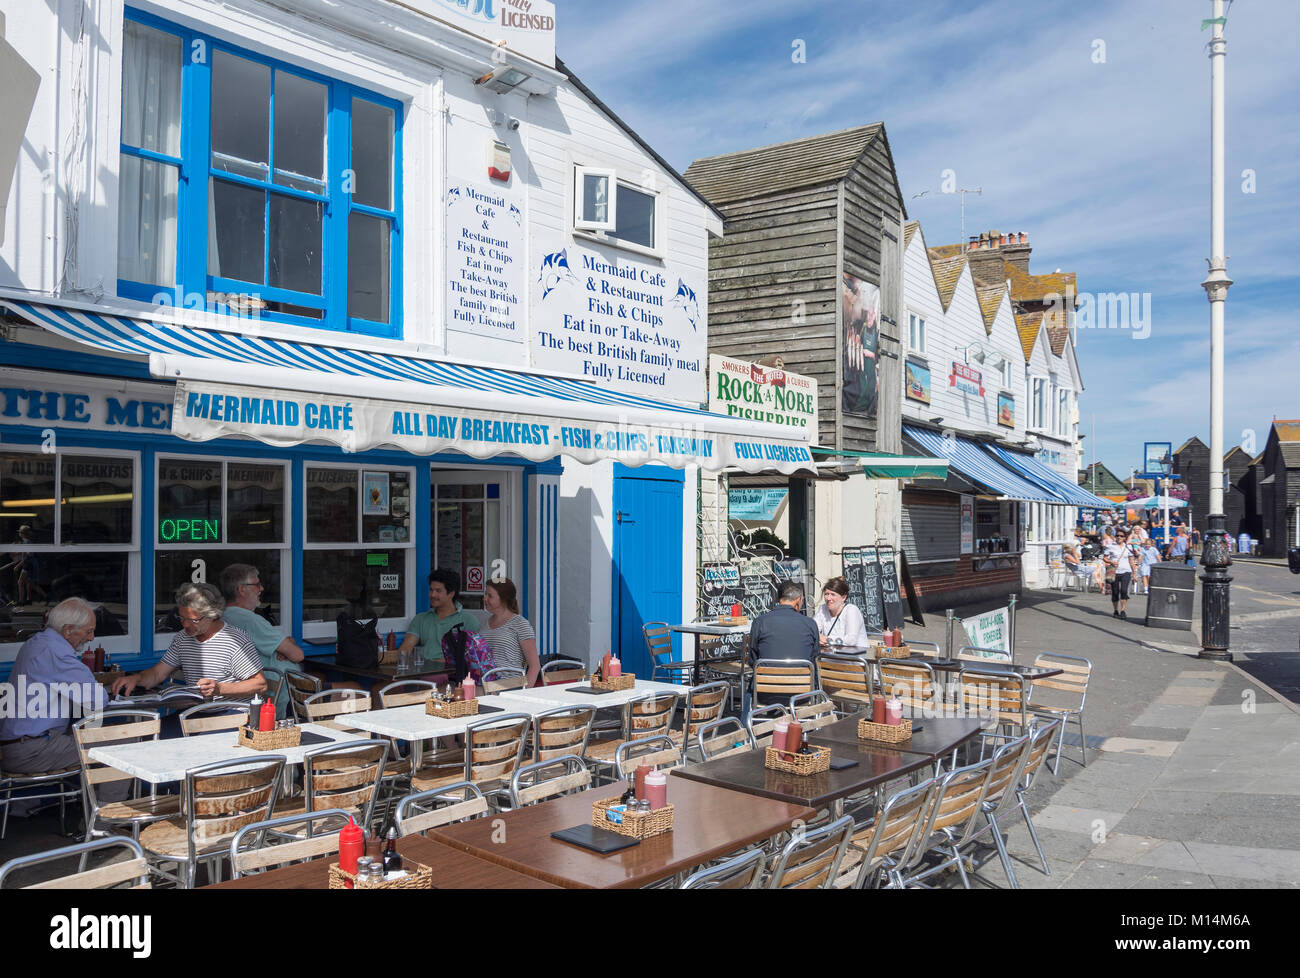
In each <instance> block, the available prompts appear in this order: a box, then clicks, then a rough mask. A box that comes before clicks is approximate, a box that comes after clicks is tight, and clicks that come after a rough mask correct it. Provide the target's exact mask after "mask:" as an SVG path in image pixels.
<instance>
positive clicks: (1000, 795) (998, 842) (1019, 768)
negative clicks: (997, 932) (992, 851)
mask: <svg viewBox="0 0 1300 978" xmlns="http://www.w3.org/2000/svg"><path fill="white" fill-rule="evenodd" d="M1033 747H1034V744H1033V738H1031V737H1030V736H1029V735H1028V734H1026V735H1025V736H1023V737H1019V738H1017V739H1016V740H1012V741H1010V742H1008V743H1006V744H1003V745H1002V746H1001V747H999V748H998V749H997V750H996V751H995V752H994V754H993V758H992V766H991V768H990V770H989V783H988V786H987V787H986V788H985V789H984V801H983V803H982V804H981V806H980V810H981V811H982V812H983V814H984V818H985V820H986V823H987V824H985V826H984V827H983V828H982V829H979V830H978V831H977V832H975V833H974V834H973V835H972V836H971V842H978V841H979V837H980V836H981V835H983V834H984V833H985V832H990V833H992V836H993V845H994V847H995V848H996V849H997V852H998V858H999V859H1000V860H1001V861H1002V870H1003V872H1005V873H1006V874H1007V883H1008V884H1010V886H1011V888H1012V889H1013V890H1018V889H1020V883H1019V881H1017V880H1016V874H1015V871H1014V870H1013V869H1012V868H1011V856H1010V854H1009V853H1008V852H1007V845H1006V842H1005V841H1004V840H1003V838H1002V830H1001V828H1000V827H999V825H998V816H999V815H1002V814H1004V813H1006V812H1008V811H1010V810H1011V809H1012V808H1015V807H1017V805H1016V802H1017V800H1018V796H1017V795H1016V787H1017V785H1019V784H1020V782H1021V780H1022V779H1023V778H1024V773H1025V766H1026V765H1027V764H1028V762H1029V756H1030V754H1031V753H1032V751H1033Z"/></svg>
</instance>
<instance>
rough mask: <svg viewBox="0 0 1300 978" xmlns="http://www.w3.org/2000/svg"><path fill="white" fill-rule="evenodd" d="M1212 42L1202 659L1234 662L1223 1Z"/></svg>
mask: <svg viewBox="0 0 1300 978" xmlns="http://www.w3.org/2000/svg"><path fill="white" fill-rule="evenodd" d="M1211 3H1212V5H1213V10H1214V13H1213V19H1212V20H1210V21H1209V22H1208V26H1211V27H1213V29H1214V36H1213V37H1212V38H1211V39H1210V258H1209V266H1210V273H1209V274H1208V275H1207V276H1206V277H1205V281H1204V282H1202V283H1201V287H1202V288H1204V289H1205V295H1206V298H1207V299H1209V300H1210V506H1209V509H1210V513H1209V520H1208V523H1209V531H1208V532H1207V533H1206V535H1205V548H1204V551H1203V552H1202V554H1201V566H1202V567H1203V568H1204V569H1205V572H1204V573H1203V574H1202V575H1201V653H1200V657H1201V658H1202V659H1219V660H1223V661H1231V660H1232V653H1231V652H1229V651H1228V585H1229V583H1230V582H1231V581H1232V578H1231V577H1229V576H1228V542H1227V533H1226V531H1225V528H1224V523H1225V518H1224V515H1223V305H1224V302H1225V301H1226V300H1227V298H1228V287H1229V286H1230V285H1232V279H1230V278H1228V259H1227V255H1226V253H1225V249H1224V242H1223V68H1224V61H1225V60H1226V58H1227V42H1226V41H1225V40H1224V39H1223V25H1224V20H1225V18H1224V16H1223V0H1211Z"/></svg>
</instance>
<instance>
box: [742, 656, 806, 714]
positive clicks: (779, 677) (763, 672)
mask: <svg viewBox="0 0 1300 978" xmlns="http://www.w3.org/2000/svg"><path fill="white" fill-rule="evenodd" d="M813 673H814V666H813V664H812V663H811V662H809V661H808V660H807V659H759V660H758V661H757V662H756V663H754V672H753V675H752V676H751V677H750V693H751V694H752V695H753V700H754V702H753V703H752V704H751V705H752V706H758V705H759V703H758V697H759V696H762V695H772V696H779V697H781V699H783V700H785V701H786V702H789V700H790V697H792V696H797V695H798V694H799V693H811V692H812V691H813V689H815V688H816V686H817V680H816V677H815V676H814V674H813Z"/></svg>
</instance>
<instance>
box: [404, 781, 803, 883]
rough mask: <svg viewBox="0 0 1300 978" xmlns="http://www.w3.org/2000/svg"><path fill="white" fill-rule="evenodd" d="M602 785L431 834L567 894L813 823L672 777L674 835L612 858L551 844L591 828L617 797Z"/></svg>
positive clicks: (794, 809) (641, 878)
mask: <svg viewBox="0 0 1300 978" xmlns="http://www.w3.org/2000/svg"><path fill="white" fill-rule="evenodd" d="M623 791H624V785H622V784H613V785H605V786H604V787H601V788H591V789H589V790H587V791H581V792H578V793H577V794H573V795H567V796H566V797H563V798H557V799H554V800H552V801H547V802H543V803H541V804H540V805H532V806H530V807H528V808H521V809H519V810H517V811H513V812H506V813H505V814H503V815H495V816H492V817H490V818H478V819H473V820H472V821H469V822H459V823H457V824H455V825H448V826H445V827H443V828H439V829H432V830H430V832H429V835H430V837H431V838H433V839H435V840H436V841H438V842H442V843H445V844H447V845H450V846H454V847H456V848H458V849H461V850H463V851H465V852H468V853H470V854H471V855H473V856H477V857H479V858H481V859H488V860H491V861H493V862H496V863H499V864H501V865H502V866H505V867H507V868H509V869H511V870H514V871H515V872H519V873H524V874H527V875H529V876H533V877H536V878H538V879H542V880H545V881H546V882H548V883H555V884H558V885H560V886H565V887H575V888H576V887H595V888H599V889H605V888H631V887H640V886H645V885H647V884H649V883H653V882H656V881H657V880H661V879H666V878H668V877H670V876H674V875H676V874H677V873H681V872H686V871H687V870H690V869H692V868H694V867H696V866H699V865H700V864H701V863H705V862H707V861H709V860H710V859H714V858H717V857H718V856H724V855H727V854H729V853H732V852H735V851H736V850H737V849H742V848H744V847H746V846H749V845H753V844H755V843H757V842H761V841H763V840H765V839H768V838H770V837H771V836H774V835H776V834H777V833H779V832H783V831H785V830H787V829H789V828H790V826H791V823H792V822H793V821H794V820H795V819H801V820H804V821H806V820H808V819H809V818H811V817H812V816H813V815H814V814H815V813H814V811H813V809H811V808H809V807H807V806H806V805H803V804H799V803H785V802H780V801H771V800H768V799H766V798H757V797H754V796H753V795H745V794H740V793H738V792H735V791H727V790H725V789H722V788H717V787H712V786H710V785H704V784H698V783H696V782H693V781H686V780H682V779H678V778H672V779H670V780H669V782H668V800H669V802H671V803H672V805H673V830H672V831H671V832H668V833H665V834H664V835H659V836H655V837H654V838H651V839H645V840H643V841H642V842H641V843H640V844H639V845H636V846H633V847H632V848H630V849H623V850H621V851H619V852H615V853H610V854H609V855H604V856H602V855H600V854H599V853H595V852H591V851H590V850H587V849H583V848H581V847H579V846H575V845H570V844H569V843H567V842H560V841H559V840H558V839H552V838H551V833H552V832H555V831H558V830H560V829H567V828H572V827H573V826H575V825H590V824H591V805H592V802H593V801H594V800H596V799H601V798H609V797H618V796H619V795H621V794H622V793H623Z"/></svg>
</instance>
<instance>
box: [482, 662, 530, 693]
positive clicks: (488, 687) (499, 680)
mask: <svg viewBox="0 0 1300 978" xmlns="http://www.w3.org/2000/svg"><path fill="white" fill-rule="evenodd" d="M527 682H528V674H527V673H526V672H524V670H522V669H514V668H511V667H510V666H498V667H497V668H495V669H489V670H488V671H487V672H485V673H483V680H482V686H483V693H484V694H485V695H490V694H492V693H499V692H501V691H502V690H503V689H523V688H524V686H525V685H526V684H527Z"/></svg>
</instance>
